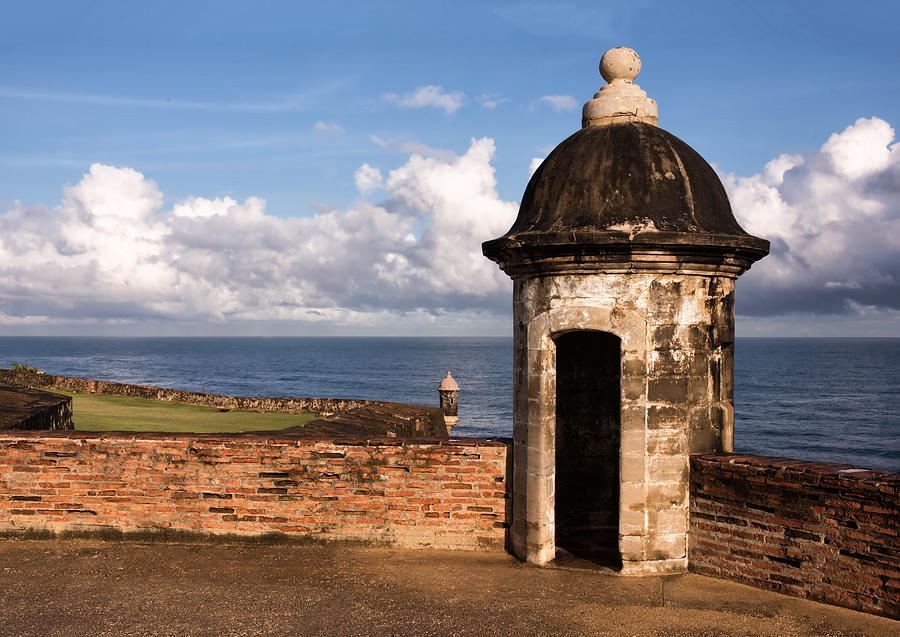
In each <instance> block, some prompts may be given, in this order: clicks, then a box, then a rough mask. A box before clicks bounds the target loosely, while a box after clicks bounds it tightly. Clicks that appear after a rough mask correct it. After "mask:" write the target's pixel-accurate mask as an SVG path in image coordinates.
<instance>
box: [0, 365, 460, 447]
mask: <svg viewBox="0 0 900 637" xmlns="http://www.w3.org/2000/svg"><path fill="white" fill-rule="evenodd" d="M2 383H7V384H9V385H17V386H20V387H38V388H46V389H56V390H63V391H76V392H83V393H87V394H108V395H113V396H130V397H132V398H146V399H149V400H165V401H169V402H175V403H181V404H184V405H200V406H206V407H216V408H219V409H243V410H247V411H278V412H286V413H295V414H299V413H314V414H321V415H324V416H328V415H331V414H337V413H343V412H349V411H352V410H359V409H365V410H366V416H367V417H368V418H370V419H372V418H374V419H375V420H378V419H379V418H378V416H377V413H376V412H381V413H382V414H384V415H386V416H390V415H391V414H392V412H395V413H393V416H397V417H399V418H385V420H391V421H392V422H391V425H392V426H394V428H395V429H397V431H396V433H397V434H398V435H400V436H416V435H418V436H423V435H424V436H444V435H446V432H447V429H446V425H445V424H444V419H443V412H442V411H441V409H440V407H431V406H428V405H407V404H403V403H391V402H383V401H378V400H361V399H353V398H303V397H299V398H298V397H288V398H281V397H266V396H222V395H219V394H207V393H203V392H193V391H185V390H182V389H166V388H163V387H149V386H146V385H130V384H128V383H114V382H109V381H103V380H91V379H88V378H72V377H69V376H54V375H53V374H43V373H36V372H21V371H13V370H9V369H0V384H2ZM395 408H396V409H395ZM413 412H415V413H413ZM398 420H403V421H406V422H404V423H401V425H400V426H399V427H397V421H398Z"/></svg>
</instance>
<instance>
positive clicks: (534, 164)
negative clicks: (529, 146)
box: [528, 157, 546, 177]
mask: <svg viewBox="0 0 900 637" xmlns="http://www.w3.org/2000/svg"><path fill="white" fill-rule="evenodd" d="M545 159H546V157H532V158H531V165H529V166H528V176H529V177H531V176H532V175H533V174H534V173H535V172H537V169H538V168H540V167H541V164H543V163H544V160H545Z"/></svg>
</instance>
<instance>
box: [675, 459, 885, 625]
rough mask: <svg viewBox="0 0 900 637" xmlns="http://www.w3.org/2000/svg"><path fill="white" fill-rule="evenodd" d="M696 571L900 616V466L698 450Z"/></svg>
mask: <svg viewBox="0 0 900 637" xmlns="http://www.w3.org/2000/svg"><path fill="white" fill-rule="evenodd" d="M690 501H691V504H690V542H689V564H690V570H691V571H693V572H695V573H701V574H704V575H710V576H712V577H720V578H723V579H729V580H734V581H737V582H742V583H744V584H749V585H751V586H756V587H759V588H765V589H769V590H774V591H777V592H779V593H786V594H789V595H794V596H797V597H805V598H808V599H812V600H816V601H820V602H825V603H828V604H834V605H837V606H845V607H847V608H853V609H856V610H861V611H865V612H868V613H874V614H877V615H885V616H888V617H894V618H900V473H889V472H887V471H878V470H868V469H860V468H856V467H851V466H849V465H841V464H832V463H813V462H803V461H800V460H788V459H784V458H770V457H763V456H752V455H742V454H716V455H699V456H693V457H692V458H691V486H690Z"/></svg>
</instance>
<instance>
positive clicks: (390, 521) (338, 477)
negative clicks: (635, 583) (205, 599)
mask: <svg viewBox="0 0 900 637" xmlns="http://www.w3.org/2000/svg"><path fill="white" fill-rule="evenodd" d="M506 456H507V447H506V444H504V443H499V442H488V441H475V440H471V441H467V440H453V441H448V440H434V439H420V440H414V439H405V440H399V439H397V438H387V439H378V440H361V439H360V440H309V439H300V440H298V439H296V438H294V439H287V438H285V439H278V438H272V437H271V435H270V436H262V435H252V434H241V435H238V436H227V435H199V434H138V435H134V434H130V433H128V434H125V433H85V432H70V431H69V432H58V433H57V432H54V433H49V432H37V431H35V432H18V431H0V534H7V535H10V534H11V535H25V536H29V535H30V536H35V535H36V536H42V535H44V536H46V535H52V536H72V535H98V534H99V535H105V536H109V537H119V536H126V535H133V536H136V537H141V536H145V537H157V538H160V539H176V538H186V537H190V536H193V537H197V536H241V537H254V536H256V537H261V538H263V539H266V540H272V539H294V540H300V541H335V540H342V541H356V542H363V543H369V544H377V545H395V546H402V547H432V548H445V549H498V550H500V549H502V548H503V545H504V535H505V526H506Z"/></svg>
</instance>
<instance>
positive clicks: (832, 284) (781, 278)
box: [724, 117, 900, 315]
mask: <svg viewBox="0 0 900 637" xmlns="http://www.w3.org/2000/svg"><path fill="white" fill-rule="evenodd" d="M893 139H894V130H893V129H892V128H891V127H890V125H889V124H888V123H887V122H885V121H884V120H881V119H878V118H875V117H873V118H870V119H859V120H857V121H856V122H855V123H854V124H853V125H851V126H848V127H847V128H846V129H845V130H844V131H842V132H840V133H835V134H833V135H831V137H830V138H829V139H828V141H827V142H825V144H824V145H823V146H822V148H821V149H820V150H819V151H817V152H814V153H811V154H810V155H809V156H808V157H801V156H799V155H782V156H780V157H777V158H775V159H773V160H772V161H770V162H769V163H768V164H767V165H766V167H765V169H764V170H763V171H762V172H761V173H760V174H758V175H754V176H752V177H735V176H733V175H727V176H725V178H724V181H725V186H726V188H727V190H728V192H729V196H730V198H731V203H732V206H733V208H734V211H735V215H736V216H737V218H738V220H739V221H740V223H741V225H742V226H743V227H744V228H745V229H746V230H747V231H748V232H750V233H751V234H755V235H757V236H760V237H764V238H767V239H769V240H770V241H771V242H772V251H771V254H770V255H769V256H768V257H766V258H765V259H764V260H762V261H761V262H759V263H757V264H756V265H754V266H753V269H752V270H751V271H750V272H749V273H747V274H746V275H744V276H743V277H742V278H741V280H740V283H739V287H738V289H739V294H738V310H739V311H740V312H741V313H742V314H749V315H779V314H786V313H789V312H798V311H800V312H802V311H808V312H819V313H832V312H834V313H840V312H850V313H856V314H859V312H860V311H861V310H860V308H863V307H880V308H892V309H898V308H900V145H898V144H892V142H893Z"/></svg>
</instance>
